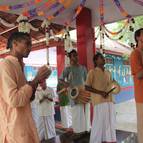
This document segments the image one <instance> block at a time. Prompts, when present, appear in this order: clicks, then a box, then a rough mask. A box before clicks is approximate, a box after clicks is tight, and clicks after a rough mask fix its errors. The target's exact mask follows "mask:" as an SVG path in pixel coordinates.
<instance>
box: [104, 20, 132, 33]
mask: <svg viewBox="0 0 143 143" xmlns="http://www.w3.org/2000/svg"><path fill="white" fill-rule="evenodd" d="M128 24H129V19H127V20H126V21H125V23H124V25H123V27H122V28H121V29H120V30H118V31H117V32H113V31H110V30H109V29H108V28H107V27H106V26H105V25H103V27H104V29H105V31H106V32H108V33H110V34H111V35H118V34H120V33H121V32H122V31H123V30H124V29H125V28H126V27H127V26H128Z"/></svg>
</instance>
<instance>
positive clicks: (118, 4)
mask: <svg viewBox="0 0 143 143" xmlns="http://www.w3.org/2000/svg"><path fill="white" fill-rule="evenodd" d="M113 2H114V4H115V5H116V7H117V8H118V9H119V10H120V12H121V14H122V15H123V16H125V17H126V18H131V17H132V16H131V15H129V14H128V13H127V12H126V11H125V10H124V8H123V7H122V5H121V4H120V1H119V0H113Z"/></svg>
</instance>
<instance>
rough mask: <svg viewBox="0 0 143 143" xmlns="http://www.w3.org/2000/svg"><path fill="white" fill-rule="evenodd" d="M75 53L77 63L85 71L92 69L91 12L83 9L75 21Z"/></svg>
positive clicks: (92, 37)
mask: <svg viewBox="0 0 143 143" xmlns="http://www.w3.org/2000/svg"><path fill="white" fill-rule="evenodd" d="M76 28H77V51H78V55H79V63H80V64H82V65H85V66H86V67H87V69H91V68H93V62H92V59H93V55H94V53H95V44H94V29H93V28H92V16H91V10H90V9H88V8H83V9H82V11H81V13H80V14H79V15H78V17H77V19H76Z"/></svg>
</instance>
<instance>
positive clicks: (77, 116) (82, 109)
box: [71, 104, 90, 133]
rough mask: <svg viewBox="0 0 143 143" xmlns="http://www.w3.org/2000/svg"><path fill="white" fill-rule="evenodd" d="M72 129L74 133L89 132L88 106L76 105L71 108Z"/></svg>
mask: <svg viewBox="0 0 143 143" xmlns="http://www.w3.org/2000/svg"><path fill="white" fill-rule="evenodd" d="M71 111H72V128H73V131H74V132H75V133H81V132H85V131H89V130H90V104H86V105H83V104H77V105H74V106H73V107H71Z"/></svg>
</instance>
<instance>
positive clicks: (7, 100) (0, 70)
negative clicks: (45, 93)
mask: <svg viewBox="0 0 143 143" xmlns="http://www.w3.org/2000/svg"><path fill="white" fill-rule="evenodd" d="M31 47H32V42H31V37H30V35H29V34H27V33H22V32H15V33H12V34H11V36H10V37H9V39H8V43H7V48H8V49H10V54H9V56H7V57H6V58H5V59H4V60H3V61H1V62H0V121H1V124H0V128H1V130H2V143H39V138H38V134H37V131H36V127H35V124H34V121H33V118H32V112H31V107H30V101H31V100H33V99H34V97H35V95H34V94H35V90H36V88H37V86H38V83H39V82H40V81H41V80H43V79H45V78H47V77H48V75H49V73H48V68H47V67H46V66H43V67H41V68H40V69H39V70H38V72H37V75H36V77H35V78H34V79H33V80H32V81H31V82H27V81H26V78H25V76H24V70H23V58H24V57H28V55H29V53H30V51H31Z"/></svg>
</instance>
